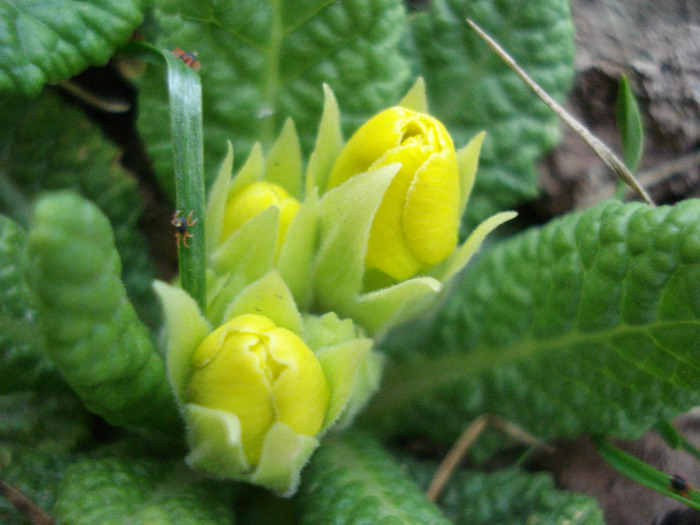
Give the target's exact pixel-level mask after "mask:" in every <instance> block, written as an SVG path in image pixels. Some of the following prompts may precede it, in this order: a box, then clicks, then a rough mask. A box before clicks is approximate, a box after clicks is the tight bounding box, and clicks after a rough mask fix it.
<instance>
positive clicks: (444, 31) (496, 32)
mask: <svg viewBox="0 0 700 525" xmlns="http://www.w3.org/2000/svg"><path fill="white" fill-rule="evenodd" d="M467 18H471V19H472V20H474V21H475V22H476V23H477V24H479V25H480V26H481V27H482V28H483V29H484V30H485V31H487V32H488V33H489V34H490V35H491V36H492V37H494V38H495V39H496V40H497V41H498V42H499V43H500V44H501V45H502V46H503V47H504V48H505V49H506V50H508V52H510V53H511V54H512V55H513V56H514V58H515V59H516V60H517V61H518V63H519V64H520V65H521V66H522V67H523V68H524V69H525V70H526V71H527V72H528V73H529V74H530V75H531V76H532V77H533V78H534V79H535V80H536V81H537V82H538V83H539V84H540V85H541V86H542V87H543V88H544V89H545V90H546V91H547V92H548V93H549V94H550V95H552V96H553V97H554V98H555V99H558V100H561V99H562V98H563V97H564V95H565V94H566V92H567V90H568V87H569V84H570V81H571V79H572V77H573V73H574V69H573V57H574V48H573V36H574V28H573V25H572V23H571V18H570V13H569V2H568V1H567V0H530V1H528V2H520V1H516V0H433V1H431V2H430V6H429V8H427V9H426V10H424V11H417V12H416V13H415V14H414V15H413V16H412V17H411V18H410V28H411V37H412V39H413V44H414V45H413V53H415V55H414V59H415V61H416V62H417V64H416V68H417V69H418V71H420V74H422V75H423V77H424V78H425V81H426V88H427V94H428V100H429V103H430V110H431V113H433V114H434V115H435V116H437V117H438V118H440V119H441V120H442V121H443V122H444V124H445V126H447V129H448V130H450V133H452V135H453V137H454V139H455V143H456V145H457V146H463V145H464V144H466V143H467V142H468V140H469V139H471V138H472V137H473V136H474V135H476V134H477V133H478V132H480V131H483V130H486V132H487V134H486V139H485V140H484V144H483V148H482V150H481V160H480V167H479V171H478V174H477V177H476V184H475V186H474V194H473V195H472V197H471V198H470V201H469V204H468V206H467V209H466V219H467V224H468V225H472V226H474V225H476V224H478V223H479V222H481V221H483V220H484V219H486V218H487V217H489V216H490V215H493V213H494V212H495V211H498V210H504V209H509V208H511V207H513V206H514V205H516V204H518V203H519V202H521V201H522V200H523V199H526V198H532V197H534V196H535V195H536V194H537V173H536V171H535V165H534V162H535V160H537V159H538V158H539V157H540V156H542V155H543V154H544V153H545V152H546V151H547V150H548V149H549V148H551V147H552V146H554V144H555V143H556V142H557V140H558V139H559V124H558V119H557V117H556V116H555V115H554V114H553V113H552V112H551V111H550V110H549V109H548V108H547V107H546V106H545V105H544V103H542V102H541V101H540V100H539V99H538V98H537V96H536V95H535V94H534V93H533V92H532V91H531V90H530V88H528V87H527V86H526V85H525V84H524V83H523V82H522V81H521V80H520V79H519V78H518V77H517V76H516V74H515V73H514V72H512V71H511V70H510V69H509V68H508V66H506V65H505V64H504V63H503V62H502V61H501V60H500V58H498V57H497V56H496V55H495V54H494V53H493V52H492V51H491V50H490V49H489V48H488V47H487V46H486V44H485V43H484V42H483V41H481V39H480V38H479V37H478V36H477V34H476V33H475V32H474V31H472V30H471V29H470V27H469V26H468V25H467V22H466V20H467Z"/></svg>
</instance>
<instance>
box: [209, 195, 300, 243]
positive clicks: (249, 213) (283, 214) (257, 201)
mask: <svg viewBox="0 0 700 525" xmlns="http://www.w3.org/2000/svg"><path fill="white" fill-rule="evenodd" d="M270 206H277V207H278V208H279V210H280V222H279V230H278V232H277V251H276V253H278V254H279V251H280V249H281V247H282V243H283V242H284V238H285V236H286V235H287V230H288V229H289V225H290V224H291V223H292V220H294V217H295V216H296V214H297V212H298V211H299V207H300V204H299V201H297V200H296V199H295V198H294V197H292V196H291V195H290V194H289V193H287V192H286V191H285V189H284V188H282V187H281V186H278V185H277V184H272V183H271V182H264V181H261V182H253V183H251V184H249V185H247V186H246V187H244V188H243V189H242V190H241V191H239V192H236V193H235V194H234V195H231V196H230V197H229V198H228V201H227V202H226V211H225V212H224V222H223V225H222V228H221V236H220V238H219V242H224V241H225V240H226V239H228V238H229V237H230V236H231V234H232V233H233V232H235V231H236V230H238V228H240V227H241V226H243V224H244V223H245V222H247V221H249V220H250V219H252V218H253V217H256V216H257V215H259V214H260V213H261V212H263V211H265V210H266V209H267V208H269V207H270Z"/></svg>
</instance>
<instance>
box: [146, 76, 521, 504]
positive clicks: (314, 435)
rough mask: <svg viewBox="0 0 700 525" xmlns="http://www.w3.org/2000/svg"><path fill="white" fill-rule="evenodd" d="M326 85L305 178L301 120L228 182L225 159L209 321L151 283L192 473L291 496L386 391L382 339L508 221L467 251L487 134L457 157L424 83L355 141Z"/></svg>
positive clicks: (208, 237)
mask: <svg viewBox="0 0 700 525" xmlns="http://www.w3.org/2000/svg"><path fill="white" fill-rule="evenodd" d="M324 89H325V107H324V112H323V117H322V120H321V124H320V129H319V134H318V137H317V141H316V146H315V149H314V151H313V153H312V154H311V156H310V158H309V162H308V166H307V168H306V171H305V172H304V170H303V163H302V156H301V152H300V147H299V140H298V137H297V135H296V132H295V130H294V125H293V123H292V122H291V121H288V122H287V123H286V125H285V126H284V128H283V130H282V133H281V134H280V137H279V138H278V140H277V142H276V143H275V145H274V147H273V148H272V150H271V151H270V152H269V153H268V155H267V157H265V156H264V155H263V153H262V148H261V147H260V146H259V145H256V146H255V147H254V148H253V150H252V152H251V154H250V156H249V158H248V159H247V161H246V162H245V164H244V165H243V167H242V168H241V169H240V171H239V172H238V173H237V174H236V176H235V178H233V180H232V179H231V171H232V164H233V154H232V152H231V151H230V149H229V154H228V156H227V158H226V160H225V161H224V163H223V166H222V167H221V169H220V171H219V175H218V177H217V179H216V181H215V183H214V185H213V186H212V188H211V190H210V194H209V198H208V202H207V211H206V217H205V218H204V220H205V244H206V250H207V267H208V275H207V305H206V308H205V311H200V309H199V308H198V307H197V305H196V303H195V301H194V300H193V299H192V298H191V297H190V296H189V295H188V294H187V293H186V292H185V291H184V290H182V289H181V288H179V287H178V286H174V285H168V284H165V283H162V282H158V283H156V285H155V286H156V291H157V293H158V294H159V296H160V298H161V301H162V303H163V305H164V310H165V315H166V319H167V329H168V340H167V362H168V374H169V379H170V382H171V385H172V387H173V390H174V392H175V396H176V399H177V401H178V404H179V406H180V408H181V411H182V413H183V416H184V419H185V421H186V424H187V437H188V442H189V446H190V454H189V456H188V461H189V463H190V464H191V465H192V466H194V467H196V468H199V469H202V470H204V471H206V472H208V473H210V474H212V475H215V476H220V477H229V478H235V479H243V480H247V481H251V482H253V483H257V484H260V485H263V486H266V487H268V488H271V489H273V490H275V491H277V492H279V493H281V494H291V493H293V492H294V490H295V489H296V486H297V484H298V481H299V473H300V471H301V469H302V468H303V466H304V464H305V463H306V461H307V460H308V459H309V457H310V455H311V453H312V452H313V450H314V449H315V448H316V447H317V446H318V444H319V439H320V438H321V437H322V435H323V434H324V433H325V432H326V431H328V430H329V429H330V428H331V427H342V426H344V425H347V424H349V423H350V421H351V420H352V418H353V417H354V415H355V414H356V413H357V412H358V411H359V410H361V409H362V407H363V406H364V404H365V403H366V402H367V400H368V399H369V397H370V396H371V395H372V394H373V393H374V392H375V391H376V389H377V388H378V385H379V380H380V377H381V369H382V358H381V355H380V354H378V353H377V352H376V351H374V350H373V349H372V346H373V338H374V339H376V338H377V337H381V335H382V334H384V333H385V332H386V331H387V330H388V329H389V328H391V327H392V326H395V325H396V324H398V323H401V322H404V321H405V320H407V319H409V318H410V317H411V316H413V315H415V314H416V313H418V312H420V311H421V309H424V308H426V307H427V306H429V305H430V304H431V303H432V302H433V301H434V300H435V299H436V297H437V295H438V294H439V293H440V291H441V290H442V289H443V286H444V284H445V283H446V282H447V281H448V280H449V279H450V278H451V277H452V276H453V275H454V274H455V273H457V272H458V271H459V270H460V269H462V268H463V267H464V266H465V265H466V263H467V261H468V260H469V258H470V257H471V255H472V254H473V253H474V252H475V251H476V250H477V249H478V247H479V245H480V243H481V241H482V239H483V238H484V237H485V235H486V234H487V233H488V232H489V231H491V230H492V229H493V228H495V227H496V226H498V225H499V224H501V223H502V222H504V221H506V220H508V219H510V218H511V217H512V216H513V214H512V213H502V214H499V215H496V216H494V217H492V218H491V219H489V220H487V221H486V222H485V223H483V224H482V225H481V226H479V227H478V228H477V229H476V230H475V231H474V233H473V234H472V235H471V236H470V237H469V238H468V239H467V240H466V242H465V243H463V244H462V245H461V246H457V231H458V225H459V218H460V216H461V215H462V212H463V210H464V207H465V205H466V202H467V199H468V196H469V192H470V190H471V186H472V184H473V180H474V176H475V173H476V167H477V162H478V156H479V150H480V147H481V142H482V140H483V134H479V135H477V136H476V137H475V138H474V139H473V140H472V141H471V142H470V143H469V144H468V145H467V146H466V147H464V148H463V149H461V150H459V151H455V148H454V145H453V143H452V139H451V138H450V136H449V134H448V132H447V130H446V129H445V127H444V126H443V125H442V124H441V123H440V122H439V121H438V120H436V119H435V118H433V117H431V116H430V115H428V114H427V111H426V103H425V95H424V90H423V85H422V83H420V82H419V83H418V84H416V86H415V87H414V88H413V89H412V90H411V91H410V92H409V94H408V95H407V96H406V97H405V98H404V100H403V101H402V102H401V103H400V104H399V105H398V106H396V107H393V108H390V109H387V110H385V111H383V112H381V113H379V114H378V115H376V116H375V117H373V118H372V119H370V120H369V121H368V122H367V123H365V124H364V125H363V126H362V127H361V128H360V129H359V130H358V131H357V132H356V133H355V135H353V137H352V138H350V140H349V141H348V142H347V144H343V139H342V134H341V132H340V123H339V112H338V107H337V104H336V101H335V98H334V96H333V93H332V92H331V91H330V89H328V88H327V87H325V88H324ZM311 312H313V313H311Z"/></svg>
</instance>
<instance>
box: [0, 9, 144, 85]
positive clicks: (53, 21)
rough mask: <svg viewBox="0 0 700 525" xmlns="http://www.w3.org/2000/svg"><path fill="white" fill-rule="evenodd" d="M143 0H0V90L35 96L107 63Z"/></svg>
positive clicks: (128, 33)
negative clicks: (16, 0) (58, 83)
mask: <svg viewBox="0 0 700 525" xmlns="http://www.w3.org/2000/svg"><path fill="white" fill-rule="evenodd" d="M143 3H144V2H143V1H142V0H23V1H21V2H15V1H12V0H2V1H0V92H3V91H4V92H14V93H20V94H23V95H36V94H37V93H39V91H40V90H41V88H42V86H43V85H44V84H46V83H49V84H53V83H55V82H59V81H61V80H65V79H67V78H69V77H72V76H73V75H76V74H78V73H80V72H81V71H82V70H83V69H85V68H87V67H88V66H94V65H102V64H105V63H106V62H107V60H108V59H109V57H110V56H112V54H113V53H114V50H115V49H116V48H117V47H118V46H119V45H121V44H123V43H124V42H126V41H127V40H128V38H129V36H131V33H132V32H133V31H134V29H135V28H136V26H137V25H138V24H139V23H140V22H141V18H142V4H143Z"/></svg>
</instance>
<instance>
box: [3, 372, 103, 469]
mask: <svg viewBox="0 0 700 525" xmlns="http://www.w3.org/2000/svg"><path fill="white" fill-rule="evenodd" d="M3 377H4V376H3ZM89 435H90V419H89V417H88V412H87V411H86V410H85V408H84V407H83V405H82V403H81V402H80V400H79V399H78V398H77V396H75V395H74V394H73V393H72V392H67V391H64V392H62V393H60V394H55V393H53V394H48V393H46V392H42V393H36V392H30V391H24V392H13V393H12V394H7V395H2V396H0V451H2V452H3V453H4V454H8V452H10V454H8V455H10V456H11V455H12V454H14V453H15V452H16V451H18V450H20V449H25V448H27V449H29V448H31V449H32V450H34V451H40V450H45V451H47V452H54V453H55V452H58V451H66V452H67V451H71V450H75V449H76V448H78V446H80V445H82V444H84V443H85V442H86V441H87V440H88V438H89Z"/></svg>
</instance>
